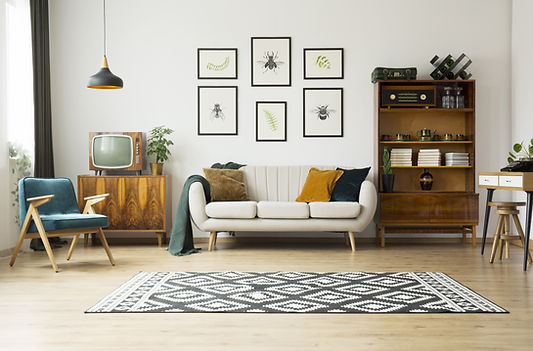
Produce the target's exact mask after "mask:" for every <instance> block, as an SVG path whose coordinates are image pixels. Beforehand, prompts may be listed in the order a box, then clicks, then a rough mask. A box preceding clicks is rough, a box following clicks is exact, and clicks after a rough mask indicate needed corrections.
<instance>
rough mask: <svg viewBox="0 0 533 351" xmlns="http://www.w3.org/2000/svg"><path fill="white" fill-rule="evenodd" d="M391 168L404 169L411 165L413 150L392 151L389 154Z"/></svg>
mask: <svg viewBox="0 0 533 351" xmlns="http://www.w3.org/2000/svg"><path fill="white" fill-rule="evenodd" d="M390 163H391V166H392V167H405V166H412V165H413V149H408V148H402V149H392V150H391V152H390Z"/></svg>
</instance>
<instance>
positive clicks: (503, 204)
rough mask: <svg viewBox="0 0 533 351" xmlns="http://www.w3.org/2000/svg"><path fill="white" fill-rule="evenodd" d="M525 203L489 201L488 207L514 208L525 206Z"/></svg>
mask: <svg viewBox="0 0 533 351" xmlns="http://www.w3.org/2000/svg"><path fill="white" fill-rule="evenodd" d="M525 205H526V203H525V202H513V201H491V202H489V206H492V207H496V206H498V207H516V206H525Z"/></svg>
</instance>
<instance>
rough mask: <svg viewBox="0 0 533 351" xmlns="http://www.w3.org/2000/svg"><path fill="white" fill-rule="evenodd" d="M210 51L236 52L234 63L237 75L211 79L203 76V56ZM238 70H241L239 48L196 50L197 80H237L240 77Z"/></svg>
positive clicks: (212, 77)
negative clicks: (201, 68)
mask: <svg viewBox="0 0 533 351" xmlns="http://www.w3.org/2000/svg"><path fill="white" fill-rule="evenodd" d="M209 51H213V52H220V51H233V52H234V56H235V61H234V63H233V65H234V70H235V74H234V75H230V76H211V77H207V76H202V74H201V70H200V67H201V62H200V61H201V55H202V53H203V52H209ZM238 70H239V57H238V49H237V48H198V49H197V50H196V74H197V78H198V79H237V78H238V76H239V74H238Z"/></svg>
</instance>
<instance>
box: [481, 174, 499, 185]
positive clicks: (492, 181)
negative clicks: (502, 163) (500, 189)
mask: <svg viewBox="0 0 533 351" xmlns="http://www.w3.org/2000/svg"><path fill="white" fill-rule="evenodd" d="M479 185H494V186H498V176H497V175H480V176H479Z"/></svg>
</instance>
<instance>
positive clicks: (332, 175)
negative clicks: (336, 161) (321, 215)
mask: <svg viewBox="0 0 533 351" xmlns="http://www.w3.org/2000/svg"><path fill="white" fill-rule="evenodd" d="M342 173H343V171H334V170H324V171H320V170H318V169H316V168H314V167H313V168H311V169H310V170H309V173H308V174H307V178H306V179H305V184H304V187H303V189H302V192H301V193H300V195H299V196H298V197H297V198H296V201H301V202H312V201H329V200H330V198H331V192H332V191H333V188H334V187H335V183H337V181H338V180H339V178H340V177H341V176H342Z"/></svg>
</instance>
